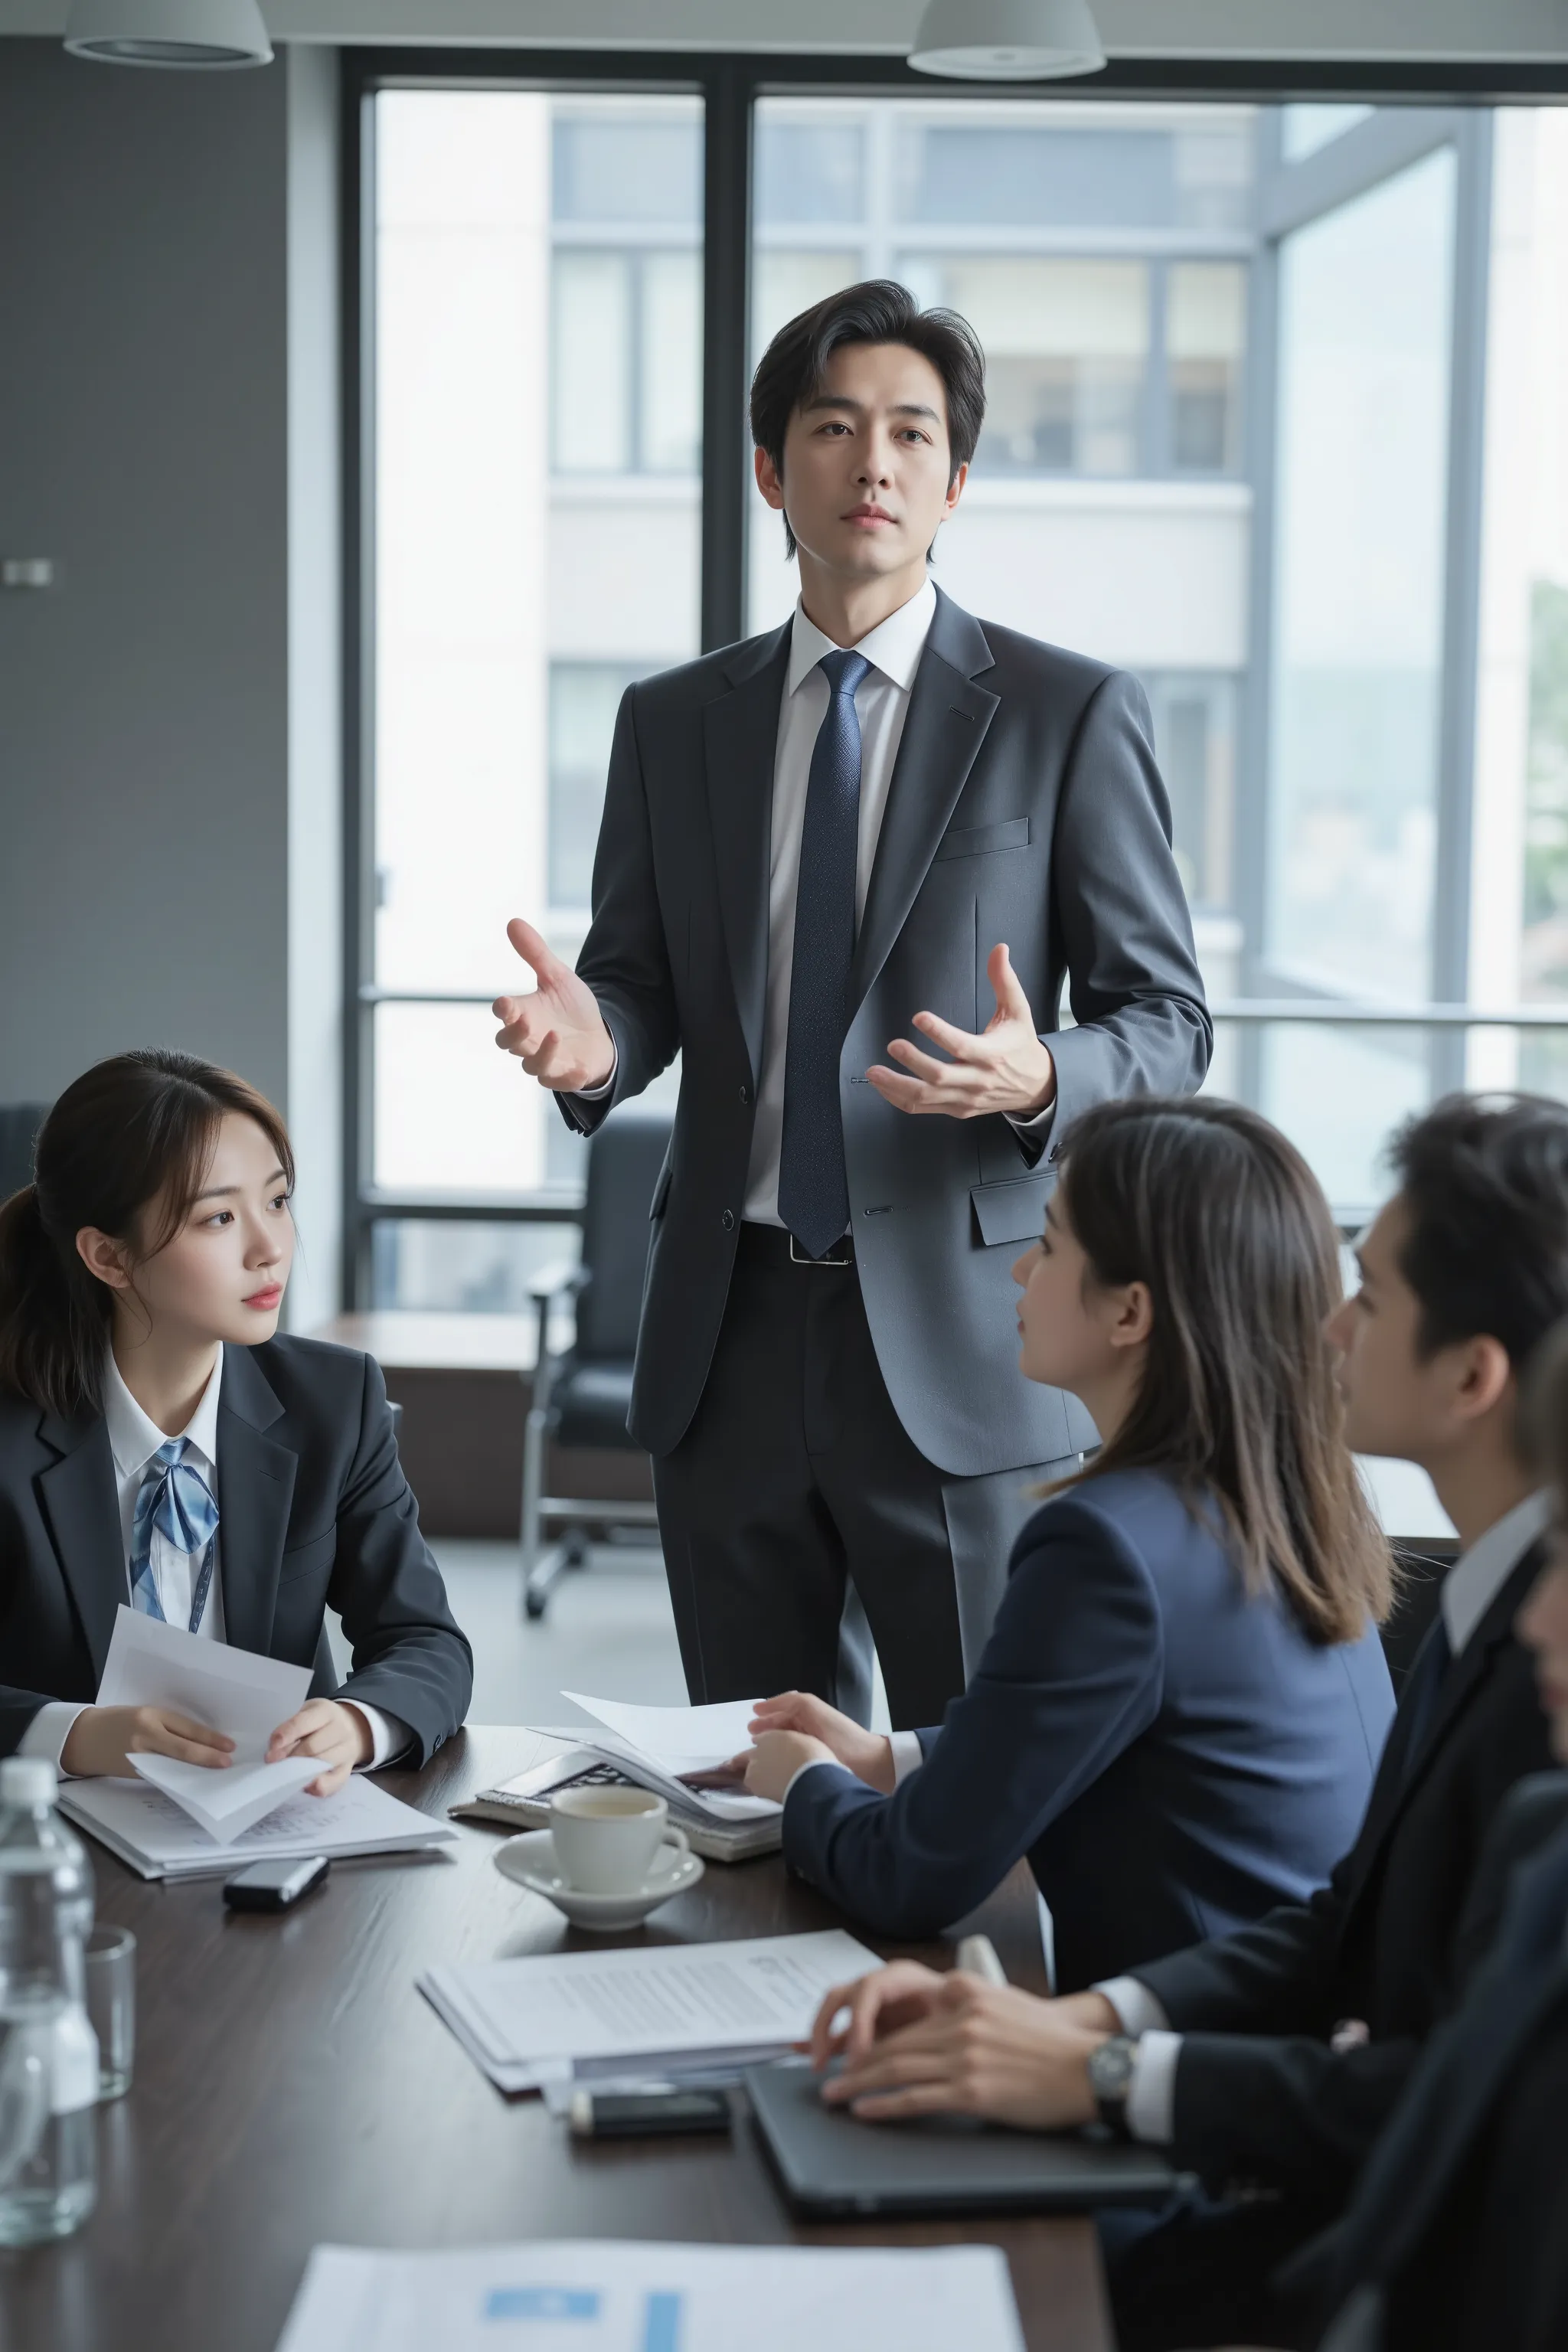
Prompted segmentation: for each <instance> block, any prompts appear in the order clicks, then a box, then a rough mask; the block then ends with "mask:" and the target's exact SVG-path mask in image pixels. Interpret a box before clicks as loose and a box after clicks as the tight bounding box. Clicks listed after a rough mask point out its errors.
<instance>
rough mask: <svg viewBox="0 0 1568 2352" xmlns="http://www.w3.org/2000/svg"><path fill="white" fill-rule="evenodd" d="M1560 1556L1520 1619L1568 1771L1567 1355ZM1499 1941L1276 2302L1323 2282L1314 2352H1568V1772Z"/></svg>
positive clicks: (1493, 1898) (1511, 1821)
mask: <svg viewBox="0 0 1568 2352" xmlns="http://www.w3.org/2000/svg"><path fill="white" fill-rule="evenodd" d="M1540 1413H1541V1422H1542V1438H1543V1444H1542V1459H1543V1460H1544V1461H1545V1463H1546V1464H1547V1465H1548V1467H1549V1469H1550V1472H1551V1475H1552V1485H1553V1487H1554V1489H1555V1493H1556V1497H1557V1510H1558V1522H1557V1529H1556V1547H1557V1548H1556V1550H1555V1554H1554V1557H1553V1559H1552V1563H1551V1565H1550V1566H1549V1567H1548V1568H1547V1569H1546V1570H1545V1571H1544V1573H1543V1574H1542V1577H1541V1580H1540V1581H1539V1582H1538V1583H1537V1585H1536V1588H1535V1590H1534V1591H1533V1592H1532V1593H1531V1597H1530V1599H1529V1601H1527V1602H1526V1604H1525V1607H1524V1609H1523V1611H1522V1612H1521V1617H1520V1621H1519V1627H1520V1633H1521V1637H1522V1638H1523V1640H1524V1641H1525V1643H1527V1644H1528V1645H1529V1647H1530V1648H1531V1650H1533V1651H1534V1653H1535V1659H1536V1675H1537V1679H1538V1682H1539V1685H1540V1689H1541V1697H1542V1705H1543V1706H1544V1707H1545V1708H1546V1711H1547V1714H1548V1716H1549V1717H1550V1719H1551V1725H1552V1748H1553V1749H1554V1751H1555V1753H1556V1755H1557V1758H1558V1760H1559V1761H1560V1762H1561V1763H1563V1764H1568V1552H1565V1551H1564V1549H1563V1531H1562V1530H1563V1517H1562V1514H1563V1496H1564V1495H1565V1494H1568V1342H1565V1341H1564V1340H1563V1339H1559V1340H1557V1341H1555V1342H1554V1343H1553V1348H1552V1360H1551V1362H1550V1364H1549V1365H1548V1366H1547V1367H1546V1368H1545V1378H1544V1379H1543V1381H1542V1387H1541V1391H1540ZM1503 1895H1506V1908H1505V1909H1504V1910H1503V1914H1502V1926H1501V1928H1500V1932H1499V1934H1498V1936H1497V1938H1496V1940H1495V1942H1494V1943H1493V1945H1492V1947H1491V1948H1490V1950H1489V1953H1488V1955H1487V1957H1486V1959H1485V1962H1484V1964H1483V1965H1482V1967H1481V1968H1480V1969H1479V1972H1478V1974H1477V1976H1476V1979H1475V1981H1474V1983H1473V1985H1472V1987H1471V1990H1470V1992H1469V1995H1468V1999H1467V2000H1466V2002H1465V2005H1464V2007H1463V2008H1462V2009H1461V2010H1460V2011H1458V2015H1457V2016H1455V2017H1454V2018H1453V2019H1452V2021H1450V2022H1449V2023H1448V2024H1447V2025H1446V2026H1445V2027H1444V2028H1443V2029H1442V2031H1441V2032H1438V2033H1436V2034H1435V2035H1434V2037H1433V2039H1432V2042H1431V2044H1430V2046H1429V2047H1428V2049H1427V2052H1426V2056H1425V2058H1424V2059H1423V2061H1422V2063H1421V2065H1420V2067H1419V2068H1418V2070H1417V2071H1416V2073H1415V2075H1414V2076H1413V2078H1412V2080H1411V2082H1410V2084H1409V2086H1408V2088H1407V2089H1406V2091H1405V2095H1404V2097H1403V2098H1402V2099H1401V2101H1400V2103H1399V2105H1398V2107H1397V2108H1396V2109H1395V2111H1394V2116H1393V2118H1392V2120H1391V2122H1390V2123H1389V2126H1388V2128H1387V2130H1386V2131H1385V2132H1384V2135H1383V2137H1382V2138H1381V2139H1380V2140H1379V2142H1378V2144H1377V2147H1375V2149H1374V2150H1373V2155H1372V2157H1371V2158H1370V2159H1369V2161H1368V2163H1367V2166H1366V2169H1365V2170H1364V2172H1363V2174H1362V2177H1361V2179H1360V2181H1359V2182H1358V2183H1357V2187H1356V2193H1355V2197H1354V2200H1353V2201H1352V2205H1351V2208H1350V2210H1349V2211H1348V2212H1347V2213H1346V2215H1345V2218H1344V2220H1343V2221H1342V2223H1341V2224H1340V2226H1339V2228H1338V2229H1336V2230H1335V2231H1332V2232H1331V2234H1330V2235H1329V2236H1328V2237H1327V2238H1326V2239H1325V2240H1323V2241H1322V2242H1321V2243H1320V2244H1319V2245H1318V2246H1316V2247H1313V2248H1311V2249H1310V2250H1309V2251H1308V2252H1307V2253H1306V2254H1305V2255H1303V2256H1301V2257H1300V2259H1299V2261H1298V2263H1296V2264H1295V2265H1294V2266H1293V2269H1294V2273H1295V2275H1294V2277H1288V2278H1287V2279H1286V2280H1284V2281H1282V2282H1281V2283H1280V2291H1281V2296H1282V2299H1285V2298H1287V2297H1288V2296H1289V2294H1290V2292H1291V2290H1292V2289H1295V2290H1298V2291H1299V2290H1300V2288H1301V2287H1302V2286H1303V2285H1305V2284H1308V2283H1309V2282H1310V2281H1311V2280H1312V2279H1313V2277H1314V2275H1316V2276H1317V2277H1319V2278H1321V2279H1322V2280H1324V2281H1326V2284H1325V2285H1324V2287H1323V2288H1322V2289H1321V2300H1322V2303H1323V2305H1324V2307H1326V2308H1327V2309H1329V2310H1330V2311H1331V2312H1332V2313H1333V2314H1334V2316H1333V2318H1332V2319H1331V2322H1330V2324H1329V2326H1328V2327H1327V2330H1326V2332H1324V2333H1322V2334H1321V2336H1320V2335H1319V2334H1318V2332H1317V2331H1316V2330H1309V2331H1308V2332H1307V2340H1309V2341H1311V2342H1314V2343H1317V2344H1319V2345H1320V2346H1321V2352H1494V2347H1501V2346H1506V2347H1508V2352H1561V2347H1563V2345H1568V2163H1564V2161H1563V2154H1564V2139H1565V2134H1564V2118H1565V2117H1568V1772H1552V1773H1542V1774H1541V1775H1539V1776H1538V1777H1536V1778H1534V1779H1531V1780H1526V1781H1523V1782H1521V1785H1520V1786H1519V1787H1518V1788H1517V1789H1515V1790H1513V1792H1512V1794H1511V1795H1510V1797H1509V1799H1508V1801H1507V1802H1506V1803H1505V1804H1504V1806H1503V1808H1502V1810H1501V1811H1500V1814H1499V1817H1498V1820H1497V1822H1496V1824H1495V1825H1494V1827H1493V1830H1492V1833H1491V1835H1490V1837H1489V1839H1488V1841H1487V1848H1486V1853H1485V1855H1484V1857H1483V1861H1482V1866H1481V1870H1480V1872H1479V1874H1478V1883H1477V1887H1476V1896H1475V1908H1476V1909H1477V1911H1478V1912H1484V1911H1486V1910H1489V1909H1496V1908H1497V1907H1499V1902H1500V1896H1503Z"/></svg>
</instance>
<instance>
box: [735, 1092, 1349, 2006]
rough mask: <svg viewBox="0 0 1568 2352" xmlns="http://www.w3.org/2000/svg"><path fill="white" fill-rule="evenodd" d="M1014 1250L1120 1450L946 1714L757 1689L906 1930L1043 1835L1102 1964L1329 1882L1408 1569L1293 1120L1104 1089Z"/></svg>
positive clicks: (861, 1877)
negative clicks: (1357, 1464)
mask: <svg viewBox="0 0 1568 2352" xmlns="http://www.w3.org/2000/svg"><path fill="white" fill-rule="evenodd" d="M1014 1271H1015V1276H1016V1280H1017V1281H1018V1282H1019V1284H1020V1285H1021V1286H1022V1288H1023V1297H1022V1300H1021V1301H1020V1305H1019V1310H1018V1324H1019V1331H1020V1336H1021V1340H1022V1351H1021V1355H1020V1367H1021V1369H1022V1370H1023V1371H1024V1372H1025V1373H1026V1376H1027V1377H1028V1378H1030V1379H1032V1380H1037V1381H1047V1382H1049V1383H1050V1384H1051V1385H1053V1386H1055V1387H1058V1388H1063V1389H1068V1390H1070V1391H1072V1392H1073V1393H1074V1394H1075V1395H1077V1396H1078V1397H1079V1398H1080V1399H1081V1400H1082V1402H1083V1403H1084V1404H1085V1405H1086V1406H1087V1407H1088V1409H1089V1412H1090V1413H1091V1415H1092V1416H1093V1418H1094V1421H1095V1424H1096V1426H1097V1428H1098V1429H1099V1431H1100V1436H1101V1439H1102V1444H1101V1447H1100V1451H1099V1453H1098V1454H1095V1455H1094V1456H1093V1458H1092V1459H1091V1460H1090V1462H1089V1465H1088V1466H1087V1468H1086V1469H1085V1471H1084V1472H1083V1474H1082V1475H1081V1476H1079V1478H1078V1479H1077V1480H1076V1481H1074V1482H1073V1483H1072V1484H1071V1485H1070V1486H1068V1487H1067V1488H1066V1489H1058V1491H1057V1492H1056V1493H1055V1494H1054V1495H1053V1496H1051V1498H1050V1499H1048V1500H1047V1502H1046V1503H1045V1504H1044V1506H1043V1507H1042V1508H1041V1509H1040V1510H1038V1511H1037V1513H1036V1514H1035V1516H1034V1517H1033V1518H1032V1519H1031V1520H1030V1521H1029V1523H1028V1525H1027V1527H1026V1528H1025V1529H1024V1532H1023V1534H1022V1535H1021V1536H1020V1537H1019V1538H1018V1541H1017V1544H1016V1547H1015V1549H1014V1552H1013V1557H1012V1561H1011V1563H1010V1568H1009V1576H1008V1586H1007V1591H1006V1595H1005V1599H1004V1601H1003V1604H1002V1607H1001V1609H1000V1611H999V1612H998V1614H997V1618H996V1623H995V1627H994V1631H993V1633H992V1636H991V1639H990V1642H989V1643H988V1644H987V1646H986V1649H985V1652H984V1655H983V1657H982V1659H981V1661H980V1664H979V1667H978V1670H977V1671H976V1673H975V1675H974V1676H973V1680H972V1681H971V1683H970V1685H969V1687H968V1689H967V1690H966V1691H965V1693H964V1695H963V1697H962V1698H961V1699H959V1700H957V1701H956V1702H955V1703H954V1705H953V1706H952V1707H951V1708H950V1709H949V1711H948V1715H947V1719H946V1722H945V1724H944V1725H943V1726H942V1727H941V1728H940V1729H932V1730H929V1731H921V1732H919V1733H916V1734H908V1735H905V1734H900V1735H898V1736H897V1737H896V1738H893V1739H890V1740H889V1739H885V1738H878V1737H877V1736H875V1735H874V1734H871V1733H868V1732H866V1731H864V1730H862V1729H861V1728H860V1727H859V1726H858V1725H857V1724H854V1723H851V1722H850V1721H849V1720H848V1718H847V1717H843V1716H840V1715H838V1714H837V1713H836V1711H835V1710H834V1709H832V1708H831V1707H828V1706H825V1705H824V1704H823V1702H821V1701H820V1700H818V1699H815V1698H811V1697H807V1696H803V1695H802V1694H800V1693H797V1692H788V1693H785V1694H784V1695H783V1696H781V1697H778V1698H774V1699H770V1700H767V1701H764V1702H763V1704H762V1705H761V1706H759V1707H758V1709H757V1715H756V1719H755V1722H754V1724H753V1727H752V1730H753V1736H754V1737H755V1738H756V1740H757V1748H756V1752H755V1755H754V1757H753V1759H752V1761H751V1764H750V1766H749V1770H748V1786H749V1787H750V1788H751V1789H752V1790H754V1791H755V1792H756V1793H758V1794H762V1795H767V1796H773V1797H782V1798H784V1852H785V1854H786V1855H787V1857H788V1858H789V1860H790V1861H791V1862H792V1863H793V1864H795V1867H796V1868H797V1869H798V1870H800V1871H801V1872H802V1873H803V1874H805V1876H807V1877H808V1878H811V1879H813V1880H815V1881H816V1884H817V1885H820V1886H821V1887H822V1888H823V1889H824V1890H825V1891H826V1893H827V1894H829V1895H832V1896H833V1897H834V1899H835V1900H836V1901H837V1903H839V1904H840V1905H842V1906H843V1907H844V1909H845V1910H846V1911H847V1912H848V1913H849V1914H850V1915H851V1916H853V1917H855V1918H857V1919H858V1920H861V1921H864V1922H865V1923H866V1924H867V1925H868V1926H870V1927H873V1928H876V1929H878V1930H879V1931H881V1932H882V1933H884V1934H889V1935H897V1936H923V1935H928V1934H930V1933H931V1932H932V1931H933V1930H935V1929H936V1928H938V1927H943V1926H945V1925H947V1924H948V1923H949V1922H950V1921H952V1920H954V1919H957V1918H959V1917H961V1916H963V1914H964V1913H965V1912H967V1911H969V1910H971V1909H973V1906H974V1905H975V1904H977V1903H979V1902H980V1901H982V1900H983V1899H984V1896H985V1895H988V1894H990V1893H991V1891H992V1889H993V1888H994V1886H995V1885H998V1883H999V1882H1000V1881H1001V1879H1002V1878H1003V1877H1004V1876H1005V1874H1006V1873H1007V1871H1008V1870H1010V1869H1011V1867H1012V1865H1013V1864H1014V1863H1015V1862H1016V1861H1017V1860H1018V1859H1019V1857H1020V1856H1021V1855H1024V1854H1026V1855H1027V1856H1028V1859H1029V1862H1030V1864H1031V1867H1032V1868H1033V1871H1034V1874H1035V1877H1036V1879H1037V1882H1038V1885H1039V1887H1040V1891H1041V1893H1042V1894H1043V1895H1044V1896H1045V1898H1046V1901H1047V1904H1048V1906H1049V1907H1050V1911H1051V1915H1052V1918H1053V1920H1054V1923H1055V1935H1056V1969H1057V1982H1058V1988H1059V1989H1060V1990H1064V1991H1068V1990H1073V1989H1075V1988H1077V1987H1080V1986H1083V1985H1087V1984H1090V1983H1093V1982H1094V1981H1095V1980H1096V1979H1100V1978H1103V1977H1110V1976H1115V1975H1118V1974H1120V1973H1121V1971H1123V1970H1124V1969H1128V1968H1130V1967H1131V1966H1133V1965H1134V1964H1136V1963H1137V1962H1139V1961H1141V1960H1148V1959H1152V1958H1155V1957H1157V1956H1158V1955H1161V1954H1163V1953H1165V1952H1168V1951H1173V1950H1175V1949H1177V1948H1180V1947H1182V1946H1184V1945H1186V1944H1189V1943H1191V1942H1193V1941H1194V1939H1195V1938H1197V1937H1204V1936H1210V1935H1215V1934H1218V1933H1222V1932H1223V1931H1224V1930H1225V1929H1226V1928H1228V1927H1235V1926H1239V1925H1241V1924H1242V1923H1243V1922H1245V1921H1247V1920H1251V1919H1254V1918H1257V1917H1259V1916H1262V1914H1263V1913H1264V1912H1266V1911H1267V1910H1268V1909H1269V1908H1270V1907H1271V1906H1273V1905H1274V1904H1276V1903H1278V1902H1280V1901H1285V1900H1290V1899H1297V1898H1300V1897H1303V1896H1305V1895H1307V1894H1309V1893H1310V1891H1311V1889H1312V1888H1313V1887H1314V1886H1316V1885H1320V1884H1321V1882H1322V1881H1323V1880H1324V1879H1326V1877H1327V1876H1328V1874H1329V1871H1330V1869H1331V1866H1332V1864H1334V1863H1335V1862H1336V1861H1337V1860H1338V1858H1339V1856H1340V1855H1341V1854H1342V1853H1343V1852H1344V1850H1345V1849H1346V1847H1347V1846H1348V1845H1349V1844H1350V1843H1351V1841H1352V1837H1353V1836H1354V1834H1355V1831H1356V1828H1357V1825H1358V1824H1359V1822H1360V1820H1361V1817H1362V1813H1363V1810H1364V1807H1365V1803H1366V1799H1367V1793H1368V1790H1369V1789H1370V1787H1371V1785H1372V1777H1373V1770H1374V1768H1375V1766H1376V1763H1377V1759H1378V1756H1379V1753H1380V1752H1381V1749H1382V1746H1383V1738H1384V1733H1385V1731H1386V1730H1387V1727H1388V1723H1389V1719H1390V1717H1391V1716H1392V1714H1393V1705H1394V1702H1393V1696H1392V1692H1391V1690H1390V1686H1389V1680H1388V1674H1387V1669H1386V1667H1385V1666H1384V1660H1383V1654H1382V1649H1381V1646H1380V1643H1379V1641H1378V1636H1377V1632H1376V1621H1377V1620H1378V1619H1379V1618H1381V1617H1382V1616H1383V1615H1384V1613H1385V1612H1386V1609H1387V1606H1388V1601H1389V1576H1390V1570H1389V1560H1388V1553H1387V1548H1386V1546H1385V1545H1384V1541H1383V1539H1382V1538H1381V1536H1380V1535H1379V1533H1378V1531H1377V1528H1376V1526H1375V1523H1374V1521H1373V1517H1372V1514H1371V1511H1370V1509H1369V1507H1368V1505H1367V1503H1366V1500H1365V1497H1364V1496H1363V1493H1362V1489H1361V1486H1360V1484H1359V1481H1358V1479H1357V1476H1356V1474H1355V1469H1354V1465H1353V1463H1352V1458H1351V1456H1350V1454H1349V1453H1348V1451H1347V1449H1346V1446H1345V1444H1344V1440H1343V1437H1342V1433H1341V1407H1340V1402H1339V1399H1338V1394H1337V1391H1336V1389H1335V1385H1334V1381H1333V1370H1332V1362H1331V1353H1330V1349H1329V1347H1328V1344H1327V1341H1326V1339H1325V1337H1324V1332H1323V1325H1324V1321H1325V1319H1326V1318H1327V1317H1328V1315H1329V1314H1330V1313H1331V1310H1332V1308H1333V1307H1334V1306H1335V1305H1336V1303H1337V1302H1338V1299H1339V1297H1340V1272H1339V1257H1338V1244H1337V1236H1336V1234H1335V1230H1334V1225H1333V1221H1332V1219H1331V1215H1330V1213H1329V1209H1328V1204H1327V1202H1325V1200H1324V1198H1323V1195H1322V1192H1321V1190H1320V1188H1319V1186H1318V1184H1317V1181H1316V1180H1315V1179H1314V1178H1313V1176H1312V1174H1311V1172H1310V1170H1309V1169H1308V1167H1307V1165H1306V1163H1305V1161H1304V1160H1302V1159H1301V1157H1300V1154H1299V1153H1298V1152H1297V1151H1296V1150H1294V1148H1293V1147H1292V1146H1291V1145H1290V1144H1289V1142H1288V1141H1287V1140H1286V1139H1285V1138H1284V1136H1282V1135H1281V1134H1280V1133H1279V1130H1278V1129H1275V1128H1273V1127H1271V1126H1270V1125H1269V1124H1268V1121H1267V1120H1266V1119H1263V1118H1258V1116H1257V1115H1256V1113H1254V1112H1252V1111H1248V1110H1244V1109H1242V1108H1239V1107H1238V1106H1237V1105H1236V1104H1234V1103H1226V1102H1218V1101H1211V1100H1205V1099H1199V1100H1194V1101H1189V1100H1181V1101H1159V1100H1155V1101H1151V1100H1148V1099H1143V1100H1137V1099H1134V1100H1131V1101H1124V1102H1116V1103H1107V1104H1103V1105H1101V1106H1100V1107H1099V1108H1096V1109H1094V1110H1091V1111H1089V1112H1088V1113H1087V1114H1086V1115H1085V1116H1084V1117H1083V1118H1080V1119H1079V1121H1078V1122H1077V1123H1076V1124H1075V1125H1074V1127H1073V1128H1072V1129H1070V1130H1069V1131H1068V1137H1067V1139H1066V1142H1065V1145H1064V1148H1063V1155H1062V1161H1061V1178H1060V1181H1059V1183H1058V1189H1057V1191H1056V1192H1055V1194H1054V1195H1053V1197H1052V1199H1051V1201H1050V1202H1049V1205H1048V1207H1047V1222H1046V1231H1045V1234H1044V1235H1043V1236H1042V1239H1041V1240H1040V1242H1039V1243H1038V1244H1037V1245H1036V1247H1035V1248H1033V1249H1031V1250H1030V1251H1029V1252H1028V1253H1027V1255H1026V1256H1025V1257H1023V1258H1022V1259H1020V1261H1019V1263H1018V1265H1016V1268H1015V1269H1014ZM824 1767H826V1768H834V1767H837V1768H839V1769H820V1768H824ZM846 1767H847V1769H843V1768H846ZM852 1775H853V1776H855V1777H851V1776H852Z"/></svg>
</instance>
